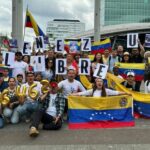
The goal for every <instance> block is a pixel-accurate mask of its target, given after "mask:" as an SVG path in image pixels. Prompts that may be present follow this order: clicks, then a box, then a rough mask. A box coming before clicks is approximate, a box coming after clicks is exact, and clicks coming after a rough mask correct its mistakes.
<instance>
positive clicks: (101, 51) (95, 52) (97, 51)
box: [91, 47, 112, 55]
mask: <svg viewBox="0 0 150 150" xmlns="http://www.w3.org/2000/svg"><path fill="white" fill-rule="evenodd" d="M107 49H108V50H109V51H111V50H112V48H111V47H110V48H107ZM104 51H105V49H98V50H92V51H91V54H94V55H95V54H97V53H101V54H103V53H104Z"/></svg>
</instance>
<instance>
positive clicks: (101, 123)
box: [69, 121, 135, 129]
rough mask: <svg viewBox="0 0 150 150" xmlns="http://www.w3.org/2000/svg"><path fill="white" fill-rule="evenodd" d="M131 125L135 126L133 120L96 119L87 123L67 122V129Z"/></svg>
mask: <svg viewBox="0 0 150 150" xmlns="http://www.w3.org/2000/svg"><path fill="white" fill-rule="evenodd" d="M133 126H135V122H134V121H130V122H112V121H96V122H88V123H69V129H96V128H122V127H133Z"/></svg>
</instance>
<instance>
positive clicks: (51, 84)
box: [50, 81, 58, 88]
mask: <svg viewBox="0 0 150 150" xmlns="http://www.w3.org/2000/svg"><path fill="white" fill-rule="evenodd" d="M50 86H51V87H52V88H55V87H58V83H57V82H55V81H52V82H50Z"/></svg>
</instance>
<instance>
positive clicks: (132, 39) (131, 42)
mask: <svg viewBox="0 0 150 150" xmlns="http://www.w3.org/2000/svg"><path fill="white" fill-rule="evenodd" d="M137 47H138V33H129V34H127V48H137Z"/></svg>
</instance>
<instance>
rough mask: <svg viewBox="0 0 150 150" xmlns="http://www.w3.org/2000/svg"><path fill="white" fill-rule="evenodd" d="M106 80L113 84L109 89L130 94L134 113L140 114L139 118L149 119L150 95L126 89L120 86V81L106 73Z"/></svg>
mask: <svg viewBox="0 0 150 150" xmlns="http://www.w3.org/2000/svg"><path fill="white" fill-rule="evenodd" d="M107 80H108V81H109V83H110V82H111V83H113V84H112V85H111V84H109V85H110V86H109V87H112V86H113V87H114V89H115V90H119V91H124V92H127V93H130V94H132V96H133V99H134V101H133V102H134V112H136V113H138V114H140V116H144V117H148V118H150V94H144V93H140V92H135V91H131V90H130V89H127V88H126V87H124V86H123V85H121V84H120V81H119V80H118V79H117V77H115V76H114V75H112V74H109V73H107ZM112 81H113V82H112Z"/></svg>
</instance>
